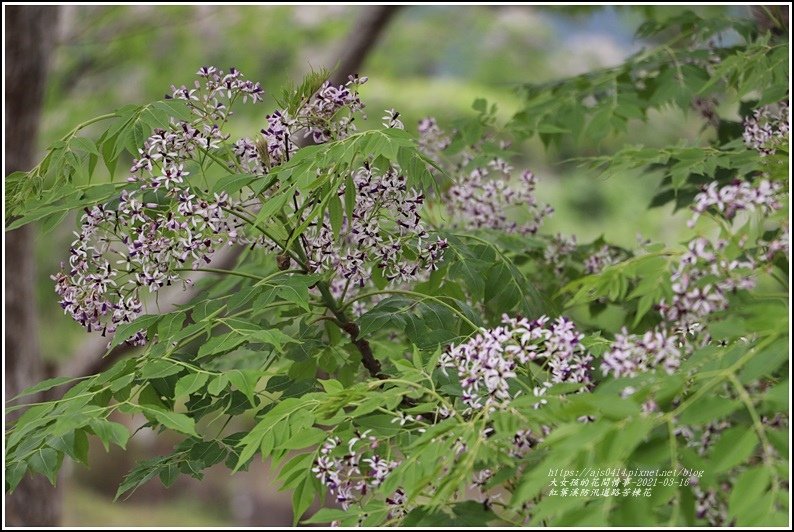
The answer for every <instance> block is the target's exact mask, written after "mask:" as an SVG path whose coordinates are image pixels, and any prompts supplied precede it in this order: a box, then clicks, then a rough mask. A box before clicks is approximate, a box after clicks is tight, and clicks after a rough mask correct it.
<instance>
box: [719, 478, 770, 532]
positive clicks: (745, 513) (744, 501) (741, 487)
mask: <svg viewBox="0 0 794 532" xmlns="http://www.w3.org/2000/svg"><path fill="white" fill-rule="evenodd" d="M771 480H772V475H771V472H770V471H769V470H768V469H767V468H766V467H765V466H758V467H754V468H752V469H748V470H746V471H744V472H743V473H742V474H741V475H739V478H737V479H736V482H735V483H734V484H733V489H732V490H731V493H730V499H729V501H728V511H729V513H730V516H731V517H733V518H736V519H737V520H738V522H737V524H738V525H739V526H743V522H746V521H748V520H751V519H753V518H755V517H757V512H758V511H759V510H761V511H763V508H759V505H758V502H759V499H760V498H761V497H762V496H763V494H764V493H765V492H766V490H767V488H768V487H769V484H770V482H771Z"/></svg>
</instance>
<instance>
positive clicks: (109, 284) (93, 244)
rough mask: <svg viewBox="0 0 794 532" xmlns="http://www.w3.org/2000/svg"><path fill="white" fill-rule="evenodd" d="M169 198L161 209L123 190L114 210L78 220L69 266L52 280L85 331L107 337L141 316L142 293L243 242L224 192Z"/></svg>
mask: <svg viewBox="0 0 794 532" xmlns="http://www.w3.org/2000/svg"><path fill="white" fill-rule="evenodd" d="M169 193H170V195H176V198H174V200H175V201H174V202H173V203H166V204H165V205H161V204H160V203H158V202H146V203H144V201H143V200H142V199H141V198H142V196H143V193H142V191H140V190H137V191H136V190H134V191H132V192H130V191H127V190H125V191H123V192H122V193H121V197H120V198H119V200H118V204H117V205H116V206H115V208H113V207H111V206H110V205H111V204H108V205H99V206H95V207H94V208H93V209H87V210H86V213H85V214H84V215H83V217H82V219H81V225H80V231H79V232H75V237H76V238H75V240H74V241H73V242H72V246H71V249H70V255H69V263H68V267H65V266H64V267H63V268H62V269H61V271H60V272H59V273H58V274H57V275H55V276H53V279H54V280H55V281H56V286H55V291H56V293H57V294H58V295H59V296H60V300H61V301H60V303H61V307H62V308H63V309H64V311H65V312H66V313H67V314H69V315H71V317H72V318H73V319H74V320H76V321H77V322H78V323H80V324H81V325H82V326H83V327H85V328H86V329H88V331H89V332H90V331H94V330H100V331H102V334H103V336H104V335H107V334H112V333H113V332H115V330H116V328H117V327H118V325H119V324H121V323H125V322H130V321H132V320H133V319H135V318H136V317H137V316H138V315H140V314H141V311H142V295H143V294H142V293H141V292H142V291H148V292H156V291H158V290H159V289H160V288H162V287H164V286H168V285H171V284H173V283H175V282H178V281H179V280H180V279H181V276H180V272H181V271H182V270H185V269H190V267H193V268H197V267H200V266H203V265H205V264H207V263H209V262H210V258H211V256H212V255H213V254H214V253H215V252H216V251H217V250H218V249H219V248H220V247H222V246H223V245H226V244H231V243H234V242H237V241H239V240H240V239H241V236H240V235H239V234H238V229H239V227H240V226H241V225H242V223H241V222H240V221H239V220H237V219H236V217H234V216H233V215H230V214H228V213H227V209H229V208H230V206H231V204H232V202H231V199H230V198H229V197H228V195H226V194H225V193H220V194H216V195H215V196H214V198H213V200H211V201H208V200H205V199H201V198H197V197H196V196H195V195H194V194H193V193H191V192H190V190H189V189H187V188H185V189H175V188H172V189H170V190H169ZM113 258H115V260H113ZM141 340H142V338H141V336H140V335H137V336H136V337H135V338H134V340H133V341H134V342H136V343H141Z"/></svg>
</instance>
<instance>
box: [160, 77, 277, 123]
mask: <svg viewBox="0 0 794 532" xmlns="http://www.w3.org/2000/svg"><path fill="white" fill-rule="evenodd" d="M196 75H198V76H199V77H200V78H202V80H203V81H199V80H195V81H194V82H193V88H188V87H186V86H184V85H182V86H180V87H176V86H174V85H171V97H172V98H175V99H179V100H185V101H186V102H187V104H188V107H190V109H191V111H192V112H193V114H195V115H196V116H198V117H199V118H200V119H202V120H206V121H210V122H212V121H215V122H222V121H224V120H226V119H227V118H228V117H229V115H230V113H231V110H230V107H231V105H232V104H233V103H234V101H235V100H237V98H239V97H242V99H243V103H245V102H247V101H248V100H249V99H250V100H251V103H257V102H261V101H262V98H263V97H264V95H265V91H264V89H262V87H261V85H260V84H259V83H257V82H254V81H251V80H247V79H245V76H244V75H243V73H242V72H240V71H239V70H237V69H236V68H234V67H231V68H230V69H229V72H228V73H224V72H223V70H220V69H218V68H217V67H214V66H203V67H201V68H199V69H198V72H196Z"/></svg>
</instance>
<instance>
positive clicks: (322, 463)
mask: <svg viewBox="0 0 794 532" xmlns="http://www.w3.org/2000/svg"><path fill="white" fill-rule="evenodd" d="M341 443H342V442H341V440H340V439H339V438H337V437H332V438H329V439H328V440H327V441H326V442H325V443H324V444H323V445H322V447H320V454H319V456H318V457H317V458H316V459H315V461H314V465H313V467H312V472H313V473H314V474H315V476H316V477H317V478H318V479H320V482H321V483H322V484H323V485H324V486H327V487H328V488H329V489H330V490H331V493H333V494H334V495H335V496H336V502H338V503H339V504H341V505H342V508H344V509H345V510H347V509H348V508H349V507H350V505H351V504H355V503H357V502H359V501H360V500H361V499H362V498H363V497H364V496H365V495H366V494H367V492H368V491H369V490H370V489H371V488H376V487H378V486H380V485H381V484H383V481H384V480H386V477H387V476H389V473H391V472H392V471H394V469H395V468H396V467H397V466H398V465H400V463H399V462H397V461H395V460H389V459H387V458H384V457H382V456H380V455H378V454H377V453H376V452H375V451H376V450H377V448H378V446H379V442H378V440H377V438H375V437H374V436H370V435H369V431H368V430H367V431H365V432H363V433H359V432H356V433H355V435H354V436H353V437H352V438H350V440H348V442H347V445H346V446H345V447H343V448H342V449H343V454H342V455H341V456H340V453H339V452H338V450H337V448H338V447H339V446H340V445H341ZM344 451H346V452H344ZM393 497H394V498H395V503H394V506H401V505H402V504H403V503H404V499H405V494H404V493H403V494H402V497H400V494H399V493H395V495H394V496H393Z"/></svg>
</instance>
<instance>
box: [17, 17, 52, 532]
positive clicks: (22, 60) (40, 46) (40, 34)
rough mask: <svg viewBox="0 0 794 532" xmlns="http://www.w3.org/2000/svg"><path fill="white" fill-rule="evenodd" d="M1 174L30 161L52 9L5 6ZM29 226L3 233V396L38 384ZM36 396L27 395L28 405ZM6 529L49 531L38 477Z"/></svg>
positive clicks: (45, 493)
mask: <svg viewBox="0 0 794 532" xmlns="http://www.w3.org/2000/svg"><path fill="white" fill-rule="evenodd" d="M5 15H6V17H5V18H6V24H5V46H6V52H5V65H6V67H5V69H6V70H5V79H6V93H5V106H6V116H5V124H6V126H5V128H6V130H5V132H6V144H5V150H6V151H5V154H6V159H5V175H8V174H9V173H11V172H14V171H17V170H28V169H29V168H30V167H31V166H33V163H34V157H35V155H36V152H35V145H36V139H37V136H38V131H39V116H40V114H41V104H42V99H43V97H44V88H45V86H46V76H47V62H48V59H49V55H50V51H51V49H52V45H53V43H54V36H55V30H56V22H57V18H58V8H57V7H53V6H8V7H7V8H6V10H5ZM33 234H34V232H33V228H32V227H31V226H25V227H22V228H20V229H16V230H14V231H10V232H8V233H6V244H5V257H6V262H5V312H6V336H5V352H6V362H5V384H6V392H5V395H6V399H9V398H11V397H13V396H15V395H17V394H18V393H19V392H20V391H21V390H23V389H24V388H26V387H28V386H30V385H32V384H35V383H36V382H38V381H40V380H42V379H43V378H44V377H45V375H44V362H43V361H42V359H41V356H40V354H39V346H38V339H37V335H38V330H37V326H36V297H35V296H36V292H35V288H36V285H35V279H36V276H35V253H34V241H33ZM37 399H40V398H37V397H31V398H29V400H30V401H35V400H37ZM5 502H6V522H5V525H7V526H57V525H58V524H59V521H60V514H61V497H60V493H59V492H58V491H57V490H56V489H55V488H54V487H52V486H51V485H50V484H49V482H48V481H47V479H45V478H44V477H43V476H40V475H36V476H35V477H27V478H25V479H24V480H22V482H21V483H20V484H19V486H18V487H17V488H16V490H15V491H14V493H13V494H11V495H6V499H5Z"/></svg>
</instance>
